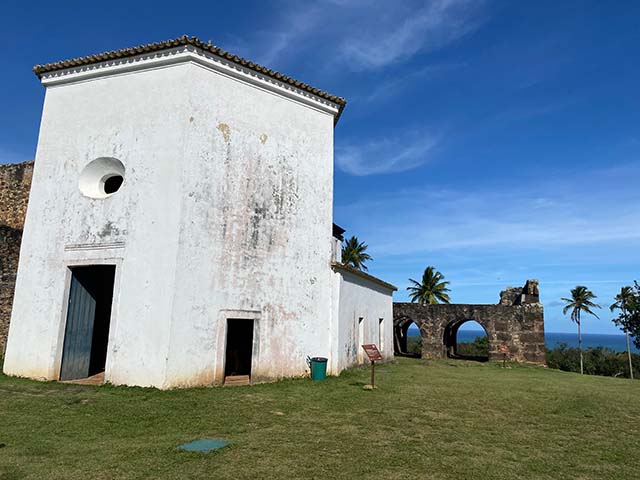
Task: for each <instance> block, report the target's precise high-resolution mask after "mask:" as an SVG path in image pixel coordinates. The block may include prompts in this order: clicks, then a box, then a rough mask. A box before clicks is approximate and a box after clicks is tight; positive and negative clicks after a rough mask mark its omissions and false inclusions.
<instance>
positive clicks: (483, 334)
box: [444, 319, 489, 362]
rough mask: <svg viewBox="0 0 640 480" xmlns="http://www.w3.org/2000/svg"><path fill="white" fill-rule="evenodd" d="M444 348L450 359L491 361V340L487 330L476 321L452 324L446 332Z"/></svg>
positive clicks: (468, 320) (461, 321)
mask: <svg viewBox="0 0 640 480" xmlns="http://www.w3.org/2000/svg"><path fill="white" fill-rule="evenodd" d="M444 346H445V351H446V355H447V357H449V358H457V359H461V360H475V361H479V362H486V361H488V360H489V338H488V336H487V331H486V329H485V328H484V327H483V326H482V325H481V324H480V323H478V322H476V321H475V320H474V319H464V320H459V321H457V322H452V323H450V324H449V325H447V326H446V328H445V331H444Z"/></svg>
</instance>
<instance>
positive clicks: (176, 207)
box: [3, 37, 395, 388]
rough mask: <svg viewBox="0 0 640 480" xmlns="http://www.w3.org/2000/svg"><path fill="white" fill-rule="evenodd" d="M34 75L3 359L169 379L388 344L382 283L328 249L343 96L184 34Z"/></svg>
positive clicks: (64, 372) (352, 357) (302, 366)
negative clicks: (31, 155)
mask: <svg viewBox="0 0 640 480" xmlns="http://www.w3.org/2000/svg"><path fill="white" fill-rule="evenodd" d="M34 71H35V73H36V74H37V75H38V77H39V78H40V80H41V82H42V84H43V85H44V86H45V87H46V96H45V101H44V109H43V113H42V122H41V126H40V136H39V139H38V146H37V153H36V161H35V170H34V175H33V183H32V187H31V194H30V200H29V206H28V210H27V216H26V221H25V227H24V234H23V240H22V247H21V254H20V264H19V268H18V276H17V281H16V291H15V299H14V305H13V311H12V318H11V323H10V328H9V337H8V343H7V349H6V355H5V360H4V366H3V369H4V372H5V373H7V374H10V375H19V376H25V377H31V378H36V379H46V380H74V379H80V378H86V377H92V376H102V377H101V378H103V379H104V381H106V382H111V383H113V384H124V385H140V386H154V387H158V388H172V387H184V386H194V385H210V384H223V383H224V382H225V378H230V377H234V378H235V377H238V376H244V377H246V378H249V379H250V382H251V383H256V382H262V381H270V380H275V379H278V378H283V377H293V376H302V375H305V374H306V372H307V362H306V359H307V357H314V356H322V357H326V358H328V372H329V373H330V374H333V375H335V374H338V373H339V372H340V371H341V370H343V369H345V368H347V367H350V366H353V365H356V364H358V363H363V362H364V358H363V350H362V348H361V345H362V344H365V343H375V344H377V345H378V347H379V348H380V349H381V351H382V355H383V357H384V358H385V359H390V358H392V356H393V334H392V328H393V318H392V293H393V291H394V290H395V287H393V286H392V285H390V284H388V283H385V282H383V281H381V280H379V279H376V278H374V277H372V276H370V275H368V274H365V273H362V272H360V271H357V270H353V269H351V268H348V267H345V266H342V265H341V264H340V243H341V235H342V230H341V229H340V228H339V227H337V226H335V225H333V211H332V205H333V170H334V162H333V135H334V133H333V131H334V125H335V124H336V122H337V120H338V118H339V116H340V114H341V113H342V109H343V108H344V106H345V100H344V99H342V98H340V97H335V96H333V95H330V94H328V93H325V92H323V91H320V90H318V89H315V88H313V87H310V86H308V85H306V84H304V83H301V82H299V81H297V80H294V79H292V78H289V77H287V76H285V75H282V74H280V73H277V72H274V71H272V70H269V69H267V68H264V67H262V66H259V65H256V64H254V63H252V62H249V61H246V60H244V59H242V58H239V57H237V56H234V55H231V54H229V53H227V52H224V51H222V50H221V49H219V48H217V47H215V46H213V45H211V44H208V43H203V42H201V41H199V40H198V39H196V38H193V37H181V38H178V39H175V40H170V41H166V42H161V43H154V44H149V45H145V46H140V47H135V48H128V49H124V50H118V51H113V52H108V53H103V54H98V55H91V56H88V57H84V58H78V59H73V60H67V61H62V62H57V63H52V64H47V65H42V66H37V67H35V68H34Z"/></svg>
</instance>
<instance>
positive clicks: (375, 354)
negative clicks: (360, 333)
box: [362, 343, 382, 390]
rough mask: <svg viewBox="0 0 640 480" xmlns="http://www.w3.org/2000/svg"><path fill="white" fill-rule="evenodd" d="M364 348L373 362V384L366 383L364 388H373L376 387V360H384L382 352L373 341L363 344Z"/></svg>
mask: <svg viewBox="0 0 640 480" xmlns="http://www.w3.org/2000/svg"><path fill="white" fill-rule="evenodd" d="M362 348H363V349H364V352H365V353H366V354H367V357H369V361H370V362H371V385H365V386H364V388H365V389H366V390H373V389H374V388H376V362H377V361H378V360H382V354H381V353H380V350H378V347H376V346H375V345H374V344H373V343H368V344H366V345H362Z"/></svg>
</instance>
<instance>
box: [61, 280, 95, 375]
mask: <svg viewBox="0 0 640 480" xmlns="http://www.w3.org/2000/svg"><path fill="white" fill-rule="evenodd" d="M82 280H83V279H82V272H81V271H80V269H74V270H72V276H71V288H70V290H69V307H68V310H67V327H66V329H65V332H64V348H63V350H62V368H61V369H60V380H73V379H75V378H85V377H88V376H89V365H90V363H91V342H92V339H93V327H94V320H95V314H96V298H95V295H94V294H93V293H92V292H91V291H90V290H89V288H88V287H89V285H87V284H86V282H83V281H82Z"/></svg>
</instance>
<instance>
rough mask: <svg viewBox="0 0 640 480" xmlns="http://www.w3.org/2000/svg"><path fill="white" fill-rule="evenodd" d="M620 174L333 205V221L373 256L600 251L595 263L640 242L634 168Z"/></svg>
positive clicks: (414, 192) (395, 194)
mask: <svg viewBox="0 0 640 480" xmlns="http://www.w3.org/2000/svg"><path fill="white" fill-rule="evenodd" d="M365 153H366V152H365ZM366 158H367V156H366V155H365V154H364V153H361V154H360V156H359V157H358V156H356V161H353V165H356V168H357V167H358V166H359V165H360V163H362V162H364V159H366ZM358 160H360V161H358ZM350 166H352V164H350ZM383 166H386V164H384V165H383ZM373 168H375V167H373ZM626 173H627V175H626V177H619V176H617V177H616V179H615V181H616V183H615V188H611V185H608V184H607V185H606V186H604V185H603V187H602V188H595V187H592V188H589V189H584V187H583V186H584V185H592V186H597V185H598V184H599V183H600V182H603V181H604V182H607V183H608V182H609V180H610V175H611V174H610V172H606V171H599V172H591V173H585V174H575V172H571V174H567V175H566V176H565V175H558V176H557V177H556V179H552V180H550V179H548V178H541V179H538V180H533V181H532V180H529V182H525V181H523V180H522V179H517V180H514V182H513V183H511V184H508V183H507V184H504V183H503V184H500V185H487V186H486V187H484V188H483V187H480V188H476V189H468V188H466V189H460V190H456V189H451V188H449V189H441V188H425V189H420V190H412V191H395V192H387V193H386V194H384V195H381V194H378V195H376V196H375V198H363V199H361V200H360V201H358V202H357V203H354V204H351V205H337V206H336V213H337V215H336V220H337V221H338V222H341V221H342V222H344V220H343V218H344V219H349V220H350V224H351V225H350V228H351V229H353V230H354V231H357V232H358V234H359V236H361V237H362V238H366V239H367V241H368V243H369V244H370V245H372V246H374V245H375V250H376V253H377V254H378V255H388V256H395V255H417V254H428V253H430V252H431V253H433V252H445V251H458V252H464V253H467V254H468V253H469V252H471V251H475V252H479V251H482V252H484V254H485V255H486V254H487V252H489V251H496V250H499V251H505V250H508V251H511V252H512V251H515V250H521V251H523V250H525V251H526V250H532V249H535V250H537V251H545V250H549V249H567V248H570V247H587V246H589V247H597V246H599V247H600V251H599V250H598V249H597V248H595V249H593V252H592V254H593V256H594V257H597V256H598V255H599V254H601V251H602V248H603V246H607V247H610V246H611V245H614V244H626V245H630V244H637V242H638V241H640V229H638V225H639V224H640V192H639V191H638V190H637V188H636V186H635V180H634V179H635V178H637V175H638V174H640V168H639V166H636V167H629V168H627V170H626ZM632 253H633V252H628V253H625V255H631V254H632ZM547 261H548V260H547ZM589 261H592V259H591V258H590V259H589Z"/></svg>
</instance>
